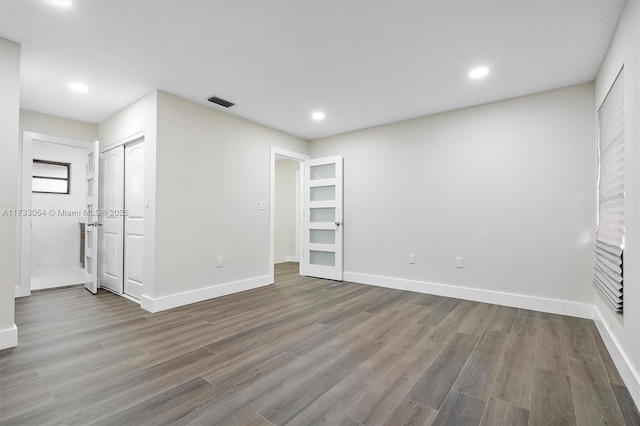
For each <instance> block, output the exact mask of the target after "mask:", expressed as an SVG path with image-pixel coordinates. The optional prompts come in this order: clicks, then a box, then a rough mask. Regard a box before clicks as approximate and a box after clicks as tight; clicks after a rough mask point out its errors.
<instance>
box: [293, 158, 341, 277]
mask: <svg viewBox="0 0 640 426" xmlns="http://www.w3.org/2000/svg"><path fill="white" fill-rule="evenodd" d="M343 228H344V226H343V223H342V157H341V156H337V157H327V158H317V159H313V160H306V161H305V175H304V238H303V241H304V251H303V258H304V259H303V262H304V269H303V270H304V274H305V275H308V276H312V277H318V278H327V279H331V280H338V281H342V234H343Z"/></svg>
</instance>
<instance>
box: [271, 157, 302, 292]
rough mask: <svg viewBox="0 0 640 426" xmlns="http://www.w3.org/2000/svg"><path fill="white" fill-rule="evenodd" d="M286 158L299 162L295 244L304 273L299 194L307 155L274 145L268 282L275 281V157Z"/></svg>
mask: <svg viewBox="0 0 640 426" xmlns="http://www.w3.org/2000/svg"><path fill="white" fill-rule="evenodd" d="M283 157H284V158H286V159H289V160H294V161H298V162H299V163H300V168H299V170H300V174H299V179H298V185H297V186H298V194H297V197H298V199H299V200H300V202H299V203H298V206H297V207H298V209H297V212H296V218H297V221H298V224H297V227H298V229H299V230H300V232H298V235H297V238H298V241H296V246H297V247H298V262H299V265H300V270H299V273H300V275H304V269H303V266H302V261H301V260H302V259H300V256H301V255H302V237H303V235H302V228H301V226H300V224H301V222H302V220H303V214H304V197H303V196H302V194H300V192H301V191H303V190H304V184H303V180H304V162H305V160H308V159H309V156H308V155H306V154H301V153H299V152H294V151H289V150H286V149H282V148H278V147H275V146H272V147H271V176H270V178H269V284H273V283H274V282H275V276H274V275H275V274H274V264H273V262H274V260H275V228H276V220H275V202H276V179H275V178H276V160H277V158H283Z"/></svg>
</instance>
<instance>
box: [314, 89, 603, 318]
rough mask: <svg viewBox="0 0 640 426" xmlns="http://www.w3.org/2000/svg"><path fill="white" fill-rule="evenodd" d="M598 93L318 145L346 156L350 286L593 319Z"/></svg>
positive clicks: (525, 100)
mask: <svg viewBox="0 0 640 426" xmlns="http://www.w3.org/2000/svg"><path fill="white" fill-rule="evenodd" d="M593 90H594V89H593V85H592V84H584V85H580V86H575V87H570V88H565V89H561V90H555V91H551V92H546V93H540V94H536V95H531V96H526V97H521V98H516V99H511V100H507V101H502V102H496V103H493V104H488V105H482V106H478V107H474V108H468V109H464V110H459V111H453V112H449V113H444V114H439V115H435V116H431V117H425V118H420V119H415V120H410V121H405V122H401V123H396V124H391V125H386V126H381V127H376V128H372V129H367V130H362V131H358V132H353V133H348V134H344V135H340V136H335V137H330V138H326V139H320V140H315V141H312V142H311V154H312V157H313V158H317V157H324V156H331V155H338V154H341V155H343V156H344V167H345V174H344V176H345V177H344V185H345V186H344V188H345V192H344V194H345V195H344V199H345V203H344V236H345V242H344V247H345V254H344V269H345V278H346V279H352V278H354V275H353V274H352V273H356V274H357V275H356V277H358V278H360V279H361V280H362V281H363V282H365V281H367V280H369V281H370V282H373V281H374V280H377V279H378V278H375V277H376V276H381V277H389V278H401V279H407V280H412V281H417V282H418V283H412V285H413V286H414V288H424V289H427V288H433V286H429V285H428V284H425V283H435V284H446V285H451V286H456V287H466V288H469V289H473V290H482V291H492V292H504V293H513V294H516V295H524V296H534V297H540V298H545V299H556V300H557V301H560V304H557V303H556V306H561V307H562V306H564V305H565V304H569V305H571V304H573V303H577V304H578V308H579V309H582V312H584V311H585V309H586V310H587V311H588V312H590V309H589V307H588V305H586V304H591V303H593V291H592V290H591V285H590V282H591V277H592V272H591V271H592V268H593V246H594V226H595V208H594V205H595V185H596V170H595V161H596V160H595V158H596V149H595V145H594V137H595V134H594V114H593V105H594V99H593ZM410 253H415V254H416V257H417V262H416V264H415V265H410V264H409V254H410ZM457 256H461V257H463V258H464V268H463V269H456V267H455V258H456V257H457ZM347 272H348V273H347ZM372 276H374V278H372ZM421 283H423V284H421ZM452 294H453V293H452ZM455 294H462V296H463V297H471V296H472V295H473V294H475V293H473V292H470V291H469V292H466V293H465V291H462V292H457V293H455ZM482 294H484V295H488V296H491V297H492V296H493V295H492V294H491V293H482ZM489 300H494V301H498V300H500V299H496V298H493V299H491V298H490V299H489ZM565 302H566V303H565Z"/></svg>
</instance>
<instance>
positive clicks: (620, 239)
mask: <svg viewBox="0 0 640 426" xmlns="http://www.w3.org/2000/svg"><path fill="white" fill-rule="evenodd" d="M624 132H625V128H624V69H623V70H622V71H621V72H620V74H619V75H618V77H617V78H616V80H615V82H614V83H613V86H612V87H611V90H610V91H609V94H608V95H607V96H606V98H605V100H604V101H603V103H602V106H601V107H600V109H599V110H598V228H597V231H596V261H595V271H594V277H593V285H594V287H595V288H596V290H597V291H598V293H599V294H600V296H602V299H603V300H604V301H605V302H606V303H607V305H609V307H610V308H611V309H612V310H613V311H614V312H616V313H619V314H622V311H623V300H624V291H623V287H624V273H623V262H622V260H623V253H624V162H625V145H624V136H625V135H624Z"/></svg>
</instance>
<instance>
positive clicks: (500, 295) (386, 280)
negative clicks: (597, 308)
mask: <svg viewBox="0 0 640 426" xmlns="http://www.w3.org/2000/svg"><path fill="white" fill-rule="evenodd" d="M344 280H345V281H350V282H354V283H359V284H369V285H375V286H378V287H386V288H394V289H397V290H406V291H413V292H415V293H426V294H433V295H436V296H446V297H453V298H456V299H465V300H473V301H475V302H483V303H492V304H495V305H503V306H511V307H514V308H522V309H531V310H534V311H540V312H548V313H550V314H560V315H569V316H572V317H578V318H588V319H592V318H593V305H591V304H587V303H577V302H571V301H568V300H559V299H547V298H544V297H537V296H525V295H522V294H513V293H504V292H500V291H493V290H482V289H477V288H470V287H460V286H454V285H447V284H436V283H430V282H426V281H414V280H407V279H402V278H391V277H383V276H379V275H368V274H361V273H358V272H347V271H345V272H344Z"/></svg>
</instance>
